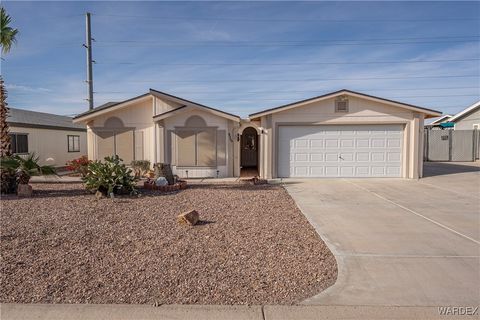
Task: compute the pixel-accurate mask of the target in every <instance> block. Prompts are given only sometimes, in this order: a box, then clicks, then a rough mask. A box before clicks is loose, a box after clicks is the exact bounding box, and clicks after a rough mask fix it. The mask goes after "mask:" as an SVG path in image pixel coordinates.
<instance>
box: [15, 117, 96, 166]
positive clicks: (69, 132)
mask: <svg viewBox="0 0 480 320" xmlns="http://www.w3.org/2000/svg"><path fill="white" fill-rule="evenodd" d="M9 109H10V112H9V116H8V118H7V122H8V125H9V127H10V137H11V144H12V151H13V153H15V154H20V155H21V154H27V153H32V152H34V153H35V154H36V155H37V156H38V157H39V162H40V164H41V165H52V166H55V167H63V166H65V163H66V162H67V161H69V160H72V159H75V158H78V157H80V156H82V155H86V154H87V130H86V127H85V126H84V125H81V124H74V123H72V118H70V117H66V116H59V115H55V114H50V113H43V112H35V111H29V110H23V109H15V108H9Z"/></svg>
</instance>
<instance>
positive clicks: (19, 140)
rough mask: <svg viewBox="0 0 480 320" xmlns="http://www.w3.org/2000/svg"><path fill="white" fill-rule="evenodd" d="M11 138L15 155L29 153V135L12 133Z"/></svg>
mask: <svg viewBox="0 0 480 320" xmlns="http://www.w3.org/2000/svg"><path fill="white" fill-rule="evenodd" d="M9 136H10V145H11V148H12V153H13V154H22V153H28V134H26V133H10V134H9Z"/></svg>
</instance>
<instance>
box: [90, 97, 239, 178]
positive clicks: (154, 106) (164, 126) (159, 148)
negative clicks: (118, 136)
mask: <svg viewBox="0 0 480 320" xmlns="http://www.w3.org/2000/svg"><path fill="white" fill-rule="evenodd" d="M180 106H181V105H180V104H178V103H176V102H172V101H169V100H166V99H160V98H158V97H150V98H148V99H143V100H141V101H139V102H135V103H131V104H128V105H126V106H125V107H123V108H121V109H115V108H112V110H110V111H105V112H101V114H99V115H98V116H95V117H93V120H90V121H88V122H87V128H88V134H87V136H88V141H89V150H88V156H89V158H90V159H92V160H101V159H98V157H97V154H98V144H97V139H98V138H97V135H96V134H95V129H98V128H102V127H104V125H105V122H106V121H107V120H108V119H109V118H111V117H116V118H119V119H120V120H121V121H122V122H123V125H124V126H125V127H129V128H134V130H135V134H136V135H137V133H138V132H143V137H144V139H143V150H144V159H145V160H149V161H150V163H151V164H152V165H153V164H154V163H156V162H168V159H169V158H170V156H169V155H170V154H173V155H175V152H176V150H175V144H174V143H172V144H171V145H167V138H168V134H169V133H170V132H171V131H173V130H175V127H182V126H184V125H185V121H186V120H187V119H188V118H189V117H190V116H193V115H198V116H200V117H202V118H203V119H204V120H205V122H206V123H207V126H210V127H216V128H217V130H223V131H224V132H225V141H226V144H227V145H226V165H221V166H217V167H214V168H213V167H212V168H177V167H176V166H175V165H174V166H173V171H174V173H176V174H178V175H180V176H184V175H185V169H187V170H188V175H189V177H216V176H217V170H218V171H219V177H231V176H233V175H234V172H233V170H234V161H235V160H234V149H233V143H232V141H231V140H230V137H233V135H234V128H235V123H234V121H232V120H228V119H226V118H224V117H221V116H218V115H215V114H212V113H211V112H209V111H203V110H202V109H201V108H197V107H189V109H185V111H183V110H181V111H180V113H179V114H176V115H171V116H170V117H168V118H166V119H163V120H160V121H156V122H155V121H154V119H153V116H154V115H158V114H162V113H164V112H167V111H170V110H173V109H176V108H178V107H180ZM229 133H230V135H229ZM167 158H168V159H167ZM173 164H175V163H173Z"/></svg>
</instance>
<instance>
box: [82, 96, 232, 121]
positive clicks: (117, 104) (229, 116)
mask: <svg viewBox="0 0 480 320" xmlns="http://www.w3.org/2000/svg"><path fill="white" fill-rule="evenodd" d="M146 97H157V98H160V99H166V100H170V101H173V102H176V103H178V104H180V105H182V106H189V107H196V108H201V109H205V110H207V111H209V112H211V113H214V114H216V115H218V116H221V117H224V118H227V119H230V120H233V121H240V117H239V116H237V115H234V114H231V113H228V112H225V111H221V110H218V109H215V108H212V107H209V106H206V105H203V104H200V103H197V102H193V101H190V100H186V99H183V98H180V97H177V96H174V95H171V94H168V93H165V92H162V91H158V90H155V89H150V90H149V92H147V93H145V94H142V95H139V96H136V97H133V98H131V99H128V100H124V101H120V102H107V103H105V104H103V105H101V106H99V107H96V108H94V109H92V110H88V111H86V112H84V113H81V114H78V115H77V116H75V117H74V118H73V120H74V122H81V121H86V120H87V119H91V118H93V117H95V116H96V115H99V114H103V113H106V112H109V111H113V110H115V109H117V108H122V107H126V106H128V105H130V104H131V103H134V102H137V101H139V100H140V99H144V98H146ZM180 108H181V107H180ZM177 109H179V108H176V109H173V110H171V111H175V110H177ZM102 111H103V112H102ZM167 113H168V112H167ZM167 113H163V114H159V115H152V116H153V117H154V118H157V117H158V116H161V115H166V114H167Z"/></svg>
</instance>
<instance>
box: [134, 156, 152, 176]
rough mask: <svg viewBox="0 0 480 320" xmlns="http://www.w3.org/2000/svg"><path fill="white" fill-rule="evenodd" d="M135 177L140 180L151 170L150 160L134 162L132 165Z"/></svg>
mask: <svg viewBox="0 0 480 320" xmlns="http://www.w3.org/2000/svg"><path fill="white" fill-rule="evenodd" d="M131 166H132V168H133V171H134V172H135V177H137V178H140V177H142V176H144V175H145V174H146V173H147V171H148V170H150V161H148V160H133V161H132V163H131Z"/></svg>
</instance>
